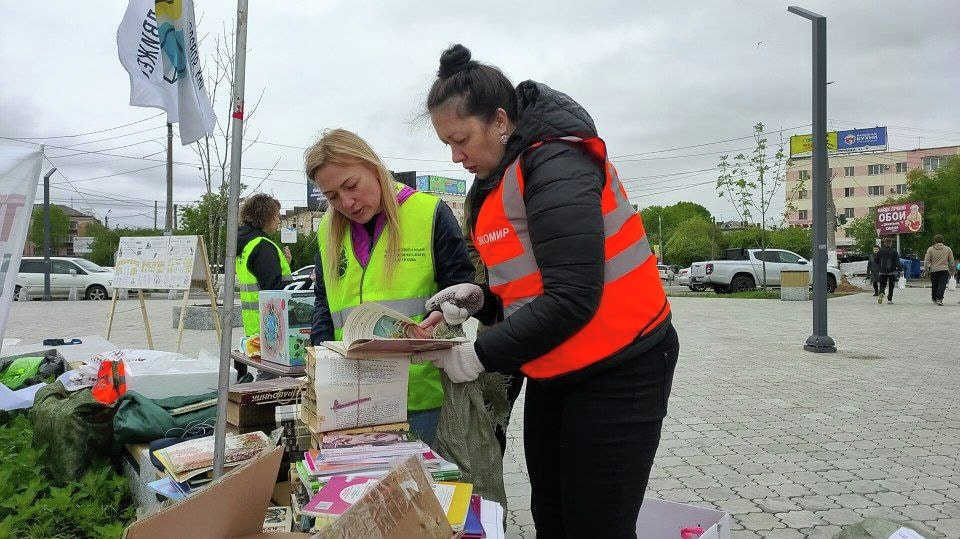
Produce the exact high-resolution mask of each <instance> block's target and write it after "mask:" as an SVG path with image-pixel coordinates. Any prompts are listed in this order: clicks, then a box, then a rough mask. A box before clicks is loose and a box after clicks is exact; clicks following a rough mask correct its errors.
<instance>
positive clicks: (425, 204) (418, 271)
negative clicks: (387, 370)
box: [317, 192, 443, 411]
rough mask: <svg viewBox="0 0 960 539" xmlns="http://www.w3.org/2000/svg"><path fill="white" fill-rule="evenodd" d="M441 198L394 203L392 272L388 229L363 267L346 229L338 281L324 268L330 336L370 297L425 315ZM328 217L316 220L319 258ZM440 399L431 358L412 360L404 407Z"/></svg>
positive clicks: (432, 289)
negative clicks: (397, 237) (396, 243)
mask: <svg viewBox="0 0 960 539" xmlns="http://www.w3.org/2000/svg"><path fill="white" fill-rule="evenodd" d="M439 201H440V199H438V198H437V197H434V196H431V195H428V194H426V193H420V192H417V193H414V194H413V195H411V196H410V198H408V199H406V200H405V201H404V202H403V204H401V205H400V207H399V208H398V213H399V221H400V231H401V232H400V234H401V242H400V260H398V261H397V265H396V267H395V269H394V272H393V277H392V278H390V279H388V278H387V277H386V255H387V252H386V251H387V237H386V236H387V234H389V230H388V229H387V228H384V229H383V231H382V232H381V234H380V237H379V238H377V239H376V240H375V241H376V243H375V244H374V246H373V250H372V251H371V253H370V260H369V262H368V263H367V267H366V268H364V267H363V266H361V265H360V262H359V261H358V260H357V258H356V255H355V254H354V252H353V243H352V238H351V232H350V228H349V227H348V228H347V232H346V234H344V237H343V250H344V254H345V256H344V257H342V258H341V261H340V268H336V270H335V271H338V272H339V274H340V275H341V276H342V277H341V278H340V280H339V281H337V282H336V284H334V283H333V281H332V279H331V273H332V272H331V271H329V270H328V269H324V271H322V272H318V273H322V274H323V282H324V285H326V290H327V304H328V306H329V307H330V317H331V318H332V319H333V328H334V332H333V334H334V338H335V339H337V340H342V339H343V325H344V322H345V321H346V319H347V316H349V314H350V311H352V310H353V308H354V307H356V306H357V305H360V303H362V302H365V301H373V302H376V303H379V304H381V305H384V306H386V307H389V308H391V309H393V310H395V311H398V312H400V313H403V314H405V315H407V316H409V317H410V318H412V319H413V320H414V321H417V322H419V321H421V320H423V318H424V317H425V316H426V314H427V312H426V307H425V305H424V304H425V303H426V301H427V300H428V299H430V297H431V296H432V295H434V294H436V293H437V282H436V278H435V275H434V268H433V223H434V215H435V213H436V211H437V205H438V203H439ZM329 227H330V222H329V218H326V219H323V220H322V221H321V222H320V230H319V231H318V233H317V242H318V243H319V244H320V260H324V240H325V239H326V237H327V231H328V230H329ZM442 404H443V386H442V385H441V382H440V371H439V369H437V368H436V367H434V366H433V365H432V364H430V363H424V364H422V365H413V364H411V365H410V381H409V385H408V386H407V409H408V410H411V411H420V410H432V409H434V408H439V407H440V405H442Z"/></svg>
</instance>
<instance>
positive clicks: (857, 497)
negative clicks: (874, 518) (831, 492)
mask: <svg viewBox="0 0 960 539" xmlns="http://www.w3.org/2000/svg"><path fill="white" fill-rule="evenodd" d="M830 499H831V500H833V501H835V502H837V503H838V504H839V505H840V507H845V508H847V509H863V508H864V507H873V506H875V505H877V502H875V501H873V500H870V499H867V498H866V497H864V496H863V494H854V493H848V494H840V495H837V496H830Z"/></svg>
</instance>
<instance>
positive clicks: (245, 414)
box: [227, 401, 277, 430]
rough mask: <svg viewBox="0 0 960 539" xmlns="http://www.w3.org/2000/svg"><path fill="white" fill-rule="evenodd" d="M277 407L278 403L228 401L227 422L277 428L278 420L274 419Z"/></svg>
mask: <svg viewBox="0 0 960 539" xmlns="http://www.w3.org/2000/svg"><path fill="white" fill-rule="evenodd" d="M276 409H277V403H272V404H237V403H235V402H233V401H227V423H229V424H231V425H233V426H235V427H254V426H264V425H268V426H270V427H272V428H276V426H275V423H276V422H275V420H274V412H275V411H276ZM257 430H260V429H257Z"/></svg>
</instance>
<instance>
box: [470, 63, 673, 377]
mask: <svg viewBox="0 0 960 539" xmlns="http://www.w3.org/2000/svg"><path fill="white" fill-rule="evenodd" d="M517 98H518V101H519V111H520V116H519V119H518V121H517V127H516V129H515V130H514V132H513V134H512V135H511V136H510V139H509V140H508V141H507V147H506V154H505V155H504V158H503V161H502V162H501V163H500V166H499V167H498V169H497V170H496V171H495V172H494V173H493V174H491V176H490V178H487V179H481V178H477V179H476V181H474V183H473V186H472V187H471V189H470V192H469V193H468V194H467V201H466V212H467V216H468V221H467V228H470V227H471V226H472V223H473V222H474V221H475V220H476V217H477V214H478V213H479V211H480V207H481V206H482V204H483V201H484V200H485V199H486V197H487V196H488V195H489V193H490V192H491V190H492V189H494V188H495V187H496V186H497V185H498V184H499V183H500V180H501V178H502V177H503V172H504V170H505V169H506V167H507V166H508V165H509V164H510V163H512V162H513V161H514V160H515V159H516V158H517V156H518V155H520V154H521V153H523V152H524V151H525V150H527V149H528V148H529V147H530V146H531V145H532V144H534V143H536V142H540V141H543V140H546V139H551V138H558V137H564V136H571V135H572V136H576V137H580V138H589V137H594V136H597V130H596V127H594V123H593V119H592V118H590V115H589V114H587V111H586V110H584V109H583V107H581V106H580V105H579V104H577V103H576V102H575V101H573V100H572V99H570V97H568V96H567V95H565V94H563V93H561V92H558V91H556V90H553V89H552V88H550V87H548V86H546V85H544V84H540V83H537V82H533V81H526V82H523V83H521V84H520V85H519V86H518V87H517ZM523 177H524V203H525V205H526V210H527V225H528V228H529V231H530V239H531V241H532V243H533V253H534V256H535V257H536V259H537V264H538V266H539V267H540V273H541V276H542V279H543V288H544V293H543V295H542V296H540V297H538V298H537V299H535V300H534V301H532V302H531V303H529V304H528V305H526V306H524V307H522V308H521V309H518V310H517V311H516V312H515V313H513V314H512V315H511V316H510V317H509V318H508V319H507V320H504V321H503V322H502V323H500V324H497V325H496V326H495V327H493V328H492V329H490V330H489V331H485V332H483V333H481V334H480V335H479V336H478V337H477V344H476V349H477V353H478V356H479V358H480V361H481V362H482V363H483V365H484V367H485V368H486V369H487V370H488V371H489V370H496V371H507V372H508V371H511V370H515V369H518V368H519V367H521V366H522V365H523V364H525V363H527V362H529V361H532V360H534V359H536V358H538V357H540V356H542V355H544V354H546V353H547V352H549V351H551V350H553V349H554V348H556V347H557V346H559V345H560V344H562V343H563V342H565V341H566V340H567V339H569V338H570V337H571V336H573V335H574V334H575V333H576V332H577V331H579V330H580V329H581V328H582V327H583V326H585V325H586V324H587V322H589V321H590V319H591V318H592V317H593V315H594V313H595V312H596V310H597V307H598V306H599V304H600V297H601V294H602V292H603V274H604V237H603V214H602V212H601V210H600V196H601V189H602V187H603V181H604V174H603V164H602V163H601V162H599V161H598V160H596V159H594V158H593V157H592V156H590V155H589V154H588V153H587V152H586V150H585V149H583V148H582V147H580V146H577V145H573V144H570V143H566V142H561V141H557V142H552V143H547V144H543V145H542V146H540V147H538V148H535V149H533V150H529V151H526V153H524V155H523ZM658 285H659V283H658ZM485 292H486V297H485V300H484V308H483V310H482V311H481V312H480V313H478V314H477V318H478V319H479V320H480V321H481V322H483V323H485V324H490V323H493V322H496V321H498V320H499V319H500V318H501V317H502V309H501V307H500V302H499V298H497V297H496V296H495V295H493V294H492V293H491V292H490V291H489V290H485ZM637 293H638V294H642V293H643V291H642V290H638V291H637ZM669 328H670V321H669V319H668V320H667V321H665V322H664V323H663V324H661V326H660V327H659V328H657V329H656V330H655V331H653V332H652V333H650V334H648V335H647V336H645V337H644V338H642V339H640V338H638V339H637V341H635V342H634V343H633V344H631V345H630V346H628V347H627V348H625V349H624V350H622V351H620V352H618V353H617V354H615V355H614V356H611V357H610V358H607V359H605V360H603V361H600V362H598V363H596V364H594V365H591V366H590V367H588V368H587V369H583V370H581V371H578V372H576V373H571V374H567V375H564V376H562V377H560V378H562V379H564V380H572V379H578V378H581V377H583V376H586V375H588V374H589V373H591V372H596V371H597V370H602V369H605V368H609V367H612V366H614V365H617V364H620V363H622V362H624V361H626V360H629V359H631V358H635V357H636V356H637V355H638V354H641V353H643V352H644V351H646V350H647V349H648V348H650V347H652V346H653V345H655V344H656V343H658V342H659V341H660V340H661V339H662V338H663V336H664V335H665V334H666V333H667V330H668V329H669ZM640 329H641V328H639V327H638V328H637V331H638V334H639V332H640Z"/></svg>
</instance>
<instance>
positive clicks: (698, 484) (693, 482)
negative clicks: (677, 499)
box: [679, 475, 720, 489]
mask: <svg viewBox="0 0 960 539" xmlns="http://www.w3.org/2000/svg"><path fill="white" fill-rule="evenodd" d="M679 479H680V482H681V483H683V485H684V486H685V487H687V488H693V489H701V488H708V487H719V486H720V483H718V482H717V480H716V479H714V478H712V477H709V476H706V475H693V476H690V477H681V478H679Z"/></svg>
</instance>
